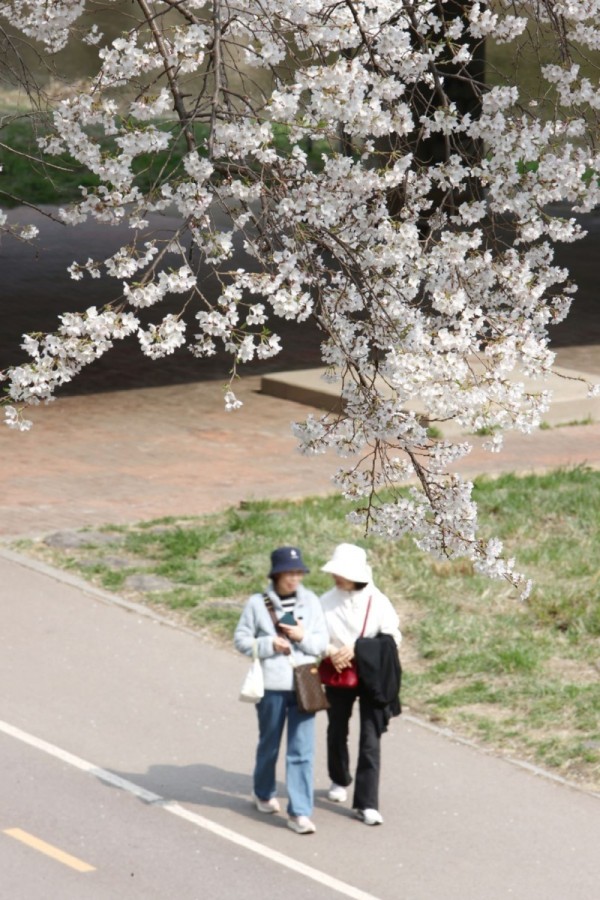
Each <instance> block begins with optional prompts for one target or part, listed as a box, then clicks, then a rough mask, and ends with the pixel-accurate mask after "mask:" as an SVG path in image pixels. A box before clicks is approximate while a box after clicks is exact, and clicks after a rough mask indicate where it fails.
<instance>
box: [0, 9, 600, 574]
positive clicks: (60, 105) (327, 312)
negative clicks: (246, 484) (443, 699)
mask: <svg viewBox="0 0 600 900" xmlns="http://www.w3.org/2000/svg"><path fill="white" fill-rule="evenodd" d="M109 5H110V4H109ZM139 8H140V13H139V15H140V22H139V23H135V22H134V23H133V24H132V23H131V21H130V20H129V19H126V18H124V19H123V33H122V35H121V36H120V37H118V38H116V39H114V40H112V42H109V41H108V40H107V39H105V38H104V37H103V36H102V34H101V33H100V32H99V30H98V28H97V27H95V26H94V27H93V28H92V30H91V31H90V32H89V33H87V34H84V35H83V37H82V36H81V31H78V30H77V28H76V25H77V23H78V20H79V19H80V18H81V16H82V13H83V3H82V2H78V0H43V2H42V0H4V2H2V0H0V16H4V18H5V19H7V20H8V21H9V22H10V23H11V24H12V25H13V26H14V27H16V28H18V29H20V30H21V31H22V32H23V33H24V34H25V35H27V36H28V37H29V38H32V39H35V40H37V41H40V42H41V43H42V44H43V46H44V48H45V49H46V50H47V51H49V52H54V51H56V50H58V49H61V48H62V47H64V46H65V45H66V44H67V43H68V41H69V40H72V41H76V40H80V39H83V40H86V41H88V43H90V44H91V45H93V46H96V47H97V48H98V69H97V73H96V75H95V77H94V78H93V79H92V82H91V85H90V90H89V91H88V92H79V93H75V92H74V93H73V95H72V96H69V97H66V98H64V99H62V100H59V101H57V102H56V104H55V106H54V108H53V110H52V114H53V128H52V130H51V131H50V132H49V133H48V134H47V135H46V136H45V137H43V138H42V139H41V142H40V149H41V151H42V152H43V153H44V154H46V155H49V156H51V155H53V154H58V153H62V152H64V151H67V152H68V153H69V154H70V155H71V156H72V157H73V158H74V159H75V160H76V161H77V162H78V163H79V164H80V165H82V166H84V167H85V168H86V169H87V170H89V171H90V172H93V173H94V174H95V175H96V176H97V177H98V178H99V180H100V185H99V187H98V188H97V189H95V190H91V189H82V196H81V199H80V201H79V202H77V203H75V204H73V205H72V206H71V207H70V208H68V209H65V210H63V211H62V212H61V215H62V218H63V220H64V221H65V222H66V223H69V224H72V225H76V224H78V223H79V222H82V221H85V220H86V219H88V218H92V219H95V220H97V221H100V222H108V223H126V224H127V225H128V226H129V228H130V229H131V241H130V242H128V244H127V245H126V246H123V247H122V248H120V249H119V250H118V251H117V252H116V253H115V254H113V256H112V257H111V258H110V259H106V260H96V259H92V258H91V257H90V258H89V259H88V260H87V262H85V263H83V262H77V261H75V262H74V263H73V265H72V266H71V267H70V272H71V275H72V277H73V278H74V279H76V280H79V279H81V278H83V277H86V276H89V277H109V278H115V279H118V281H119V283H120V295H119V300H118V302H116V303H115V304H113V306H112V307H111V308H109V309H108V310H106V311H103V312H97V311H96V310H88V311H87V313H86V314H85V315H83V316H73V315H72V314H71V315H65V316H63V317H61V325H60V327H59V328H58V330H57V332H56V333H55V334H53V335H47V336H46V337H44V338H28V339H26V342H25V346H26V349H27V351H28V352H29V354H30V356H31V360H32V361H31V362H30V363H29V364H26V365H22V366H15V367H13V368H12V369H9V370H7V372H5V373H4V378H5V379H6V380H7V383H8V394H7V396H8V398H9V401H10V403H11V406H10V408H9V411H8V418H7V423H8V424H9V425H12V426H13V427H19V422H20V421H21V420H20V419H19V415H20V414H19V412H18V410H17V409H16V406H15V404H19V403H21V404H22V405H23V404H24V405H26V404H28V403H31V402H35V401H37V400H39V399H47V398H49V397H50V396H51V395H52V393H53V391H54V389H55V388H56V387H57V386H59V385H60V384H61V383H63V382H64V381H65V380H68V379H69V378H71V377H73V376H74V375H75V374H76V372H77V371H78V370H79V369H80V368H81V366H83V365H85V364H86V363H87V362H89V361H90V360H91V359H93V358H95V357H96V356H97V355H99V354H100V353H103V352H104V351H105V350H106V349H108V347H109V346H110V344H111V343H112V341H113V340H115V339H116V338H118V337H120V336H124V335H125V334H128V333H133V332H137V334H138V338H139V342H140V347H141V349H142V351H143V352H144V353H146V354H147V355H149V356H151V357H152V358H158V357H161V356H164V355H165V354H167V353H172V352H174V351H175V350H176V349H178V348H179V347H181V346H183V344H184V343H185V340H186V338H185V334H186V320H187V324H190V325H192V327H193V328H194V330H195V333H194V335H193V338H192V339H191V343H190V345H189V349H190V350H191V352H192V353H193V354H195V355H196V356H198V357H202V356H209V355H211V354H213V353H215V352H216V350H217V348H218V347H221V348H223V349H224V350H226V351H227V352H228V353H229V354H230V355H231V359H232V372H233V373H234V374H237V371H238V367H239V366H240V365H242V364H243V363H245V362H248V361H250V360H252V359H255V358H258V359H266V358H268V357H271V356H273V355H276V354H277V353H278V352H280V349H281V342H280V339H279V336H278V335H277V333H276V332H274V331H273V330H272V329H273V327H275V328H276V322H277V320H278V319H287V320H294V321H298V322H300V321H303V320H306V319H308V318H310V317H312V318H313V319H314V320H315V322H316V323H317V325H318V327H319V328H320V329H321V331H322V333H323V336H324V340H323V345H322V355H323V362H324V364H325V365H326V366H327V370H328V377H329V378H331V379H332V380H334V381H336V382H337V383H338V384H339V389H340V394H341V397H342V401H343V413H341V414H340V415H338V416H323V417H321V418H311V419H309V420H307V422H305V423H303V424H301V425H298V426H296V429H295V430H296V434H297V436H298V440H299V443H300V447H301V449H302V450H303V451H304V452H306V453H323V452H326V451H333V452H334V453H335V454H337V455H338V456H339V457H340V458H342V459H344V460H345V464H344V467H343V468H341V469H340V470H339V472H338V473H337V475H336V482H337V484H338V485H339V486H340V488H341V489H342V490H343V491H344V493H345V494H346V496H348V497H350V498H352V499H354V500H356V501H357V503H358V504H359V505H360V508H359V509H358V510H357V513H356V517H357V518H358V519H360V520H361V521H365V522H366V524H367V525H368V527H370V528H372V529H373V530H375V531H377V532H378V533H381V534H385V535H386V536H388V537H390V538H396V537H398V536H400V535H402V534H404V533H406V532H410V533H411V534H413V536H414V537H415V539H416V540H417V541H418V543H419V545H420V546H422V547H424V548H426V549H427V550H428V551H430V552H432V553H434V554H437V555H443V556H444V555H445V556H456V555H466V556H467V557H469V558H471V559H472V560H473V562H474V565H475V566H476V568H478V569H480V570H481V571H483V572H486V573H488V574H489V575H491V576H493V577H505V578H508V579H509V580H511V581H513V582H515V583H520V580H519V576H518V575H517V574H516V573H515V571H514V563H513V561H511V560H505V559H504V558H503V551H502V547H501V545H500V544H499V543H498V542H494V541H491V542H482V541H481V540H479V538H478V537H477V530H476V510H475V506H474V504H473V501H472V499H471V485H470V484H469V483H468V482H463V481H461V479H460V478H459V477H458V476H457V475H456V474H455V473H453V471H452V466H453V464H454V462H455V461H456V460H457V459H458V458H460V457H461V456H464V455H465V454H467V453H468V452H469V450H470V448H469V446H468V444H467V443H457V444H453V443H451V442H448V441H445V440H443V439H440V438H436V437H432V436H431V435H432V433H433V431H432V429H431V426H432V425H435V426H437V427H441V428H442V430H443V424H444V422H446V421H448V420H453V421H455V422H457V423H458V424H459V425H460V426H462V428H463V430H464V431H475V430H477V429H486V430H488V431H490V432H492V433H493V435H494V436H493V438H492V440H491V441H490V449H491V450H495V451H497V450H498V449H499V448H500V445H501V439H502V434H503V432H505V431H506V430H508V429H511V428H513V429H514V428H516V429H520V430H522V431H525V432H527V431H530V430H532V429H533V428H535V427H537V426H538V425H539V423H540V421H541V417H542V415H543V413H544V411H545V409H547V406H548V402H549V396H548V393H547V391H545V390H544V385H543V379H544V377H545V376H546V375H547V374H548V373H549V371H550V368H551V366H552V363H553V353H552V351H551V348H550V344H549V329H550V328H551V326H552V325H554V324H556V323H557V322H559V321H561V320H562V319H563V318H564V316H565V315H567V313H568V311H569V307H570V304H571V301H572V297H573V293H574V291H575V286H574V285H573V284H572V283H571V281H570V278H569V273H568V272H567V271H566V270H565V269H564V268H561V267H559V266H557V265H556V263H555V260H554V245H555V244H556V243H557V242H571V241H575V240H577V239H578V238H579V237H581V236H582V233H583V231H582V228H581V225H580V221H579V219H578V214H580V213H586V212H589V211H590V210H592V209H594V208H595V207H597V206H598V205H599V204H600V174H599V173H600V159H599V153H598V150H597V146H596V143H595V134H596V132H597V125H598V122H597V116H598V111H599V110H600V90H599V88H598V83H597V77H595V73H594V70H593V67H592V66H591V63H590V60H589V53H588V51H596V50H598V49H599V48H600V0H553V2H552V3H551V4H550V3H540V2H539V0H521V2H519V3H512V2H511V3H508V2H498V3H495V4H493V5H491V4H487V3H485V2H483V0H464V3H463V4H462V6H461V5H460V4H448V5H446V4H444V3H439V2H438V0H400V2H398V0H368V2H367V0H342V2H337V0H336V2H332V0H304V2H302V3H297V2H296V0H268V2H266V3H265V2H258V0H236V2H235V3H233V2H230V0H219V2H218V3H214V4H208V5H207V4H205V3H204V2H203V0H180V2H178V3H176V4H173V3H170V2H163V0H144V2H143V3H140V4H139ZM114 14H115V17H117V16H119V15H120V13H119V12H118V11H117V8H116V7H115V13H114ZM539 34H543V35H544V40H545V42H546V44H545V46H544V48H543V49H544V54H543V56H544V59H545V60H546V62H545V64H544V65H542V64H541V63H540V64H539V68H538V74H539V79H540V82H541V84H542V89H541V93H540V97H539V102H538V101H536V100H535V99H534V98H531V97H530V96H528V95H527V94H526V92H525V90H524V87H523V85H522V84H521V82H520V81H519V80H518V78H515V79H513V78H512V77H511V76H510V74H509V75H508V76H506V77H504V78H503V79H496V82H495V83H486V81H485V79H484V72H483V67H482V62H481V60H482V52H481V51H482V46H483V42H486V43H487V44H488V45H491V44H492V43H495V44H498V45H501V46H503V45H506V44H508V45H511V46H512V45H513V44H515V45H516V43H517V42H518V46H519V52H520V53H521V52H523V48H524V46H525V43H526V42H527V41H535V40H537V38H536V35H539ZM530 49H531V51H532V52H533V51H534V50H535V47H534V46H533V45H532V47H531V48H530ZM190 76H194V77H193V79H191V78H190ZM159 120H160V121H159ZM165 123H166V124H165ZM282 134H284V136H285V141H284V145H283V146H282V143H281V135H282ZM99 135H101V136H102V138H104V140H101V139H100V138H99ZM177 142H183V144H184V145H185V147H186V152H185V155H184V157H183V160H182V162H181V164H180V165H175V166H173V165H168V164H165V165H163V166H162V167H160V174H159V175H158V176H157V180H156V183H155V184H154V185H153V186H152V188H151V189H150V190H146V191H142V190H141V188H140V187H139V184H138V182H137V181H136V171H137V168H136V165H137V161H138V159H139V158H140V157H141V156H142V155H144V156H146V155H148V154H149V155H156V154H159V153H164V152H165V151H169V152H170V151H172V150H173V147H174V146H175V145H176V144H177ZM565 210H566V211H567V212H566V213H565V212H564V211H565ZM164 211H168V212H169V213H170V214H171V215H173V214H174V215H177V216H178V217H179V222H180V225H179V227H178V228H177V230H176V232H175V233H171V234H170V235H169V236H168V237H167V238H165V239H162V238H157V237H149V236H148V234H147V233H146V232H147V221H148V216H149V215H150V214H151V213H152V214H157V213H158V214H160V213H162V212H164ZM174 254H175V255H178V256H179V260H178V261H177V262H176V263H175V264H173V258H172V257H173V255H174ZM209 276H210V278H209ZM209 282H210V283H212V284H213V285H218V289H217V290H216V292H215V290H213V291H212V293H211V291H209V290H208V288H206V285H207V284H208V283H209ZM177 293H180V294H182V295H183V300H182V310H181V313H180V314H172V313H169V314H168V315H166V316H163V318H162V320H161V321H160V322H159V323H158V324H153V325H149V326H146V327H145V328H142V327H141V326H140V324H139V322H138V321H137V318H136V316H135V315H134V314H133V313H132V312H130V311H129V308H130V307H133V308H134V309H139V308H143V307H150V306H153V307H154V306H156V305H158V304H160V303H161V302H162V301H163V299H164V298H165V297H166V296H167V294H177ZM526 377H527V378H531V377H533V378H537V379H539V380H540V388H539V389H538V390H535V391H532V390H531V389H529V388H527V387H526V386H525V385H526V382H525V380H524V379H525V378H526ZM416 401H418V404H419V409H420V410H422V412H420V413H419V415H417V414H416V413H415V412H414V406H415V402H416ZM225 404H226V408H227V409H229V410H233V409H235V408H237V406H238V405H239V401H237V399H236V398H235V395H234V393H233V392H232V391H231V389H230V388H228V389H227V390H226V393H225ZM407 481H410V482H411V483H415V482H416V485H417V486H416V487H413V489H412V491H411V493H410V495H409V496H408V497H407V496H406V495H405V494H402V495H399V496H398V498H397V499H396V500H395V501H392V502H389V503H380V502H379V501H378V492H379V491H380V489H381V488H382V487H383V486H389V485H392V486H393V485H399V484H402V483H404V482H407ZM522 587H523V585H522ZM523 590H525V587H523Z"/></svg>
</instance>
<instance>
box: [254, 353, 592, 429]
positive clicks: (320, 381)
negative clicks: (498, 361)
mask: <svg viewBox="0 0 600 900" xmlns="http://www.w3.org/2000/svg"><path fill="white" fill-rule="evenodd" d="M325 372H326V369H325V368H315V369H300V370H296V371H293V372H275V373H272V374H270V375H265V376H263V377H262V378H261V391H262V393H264V394H269V395H270V396H272V397H278V398H280V399H282V400H289V401H292V402H295V403H303V404H304V405H306V406H314V407H316V408H317V409H323V410H326V411H327V412H332V413H338V412H340V411H341V410H342V406H343V403H342V399H341V396H340V386H339V384H337V383H334V384H332V383H330V382H327V381H325V380H324V377H323V376H324V374H325ZM516 380H517V377H516V376H515V381H516ZM519 381H522V382H523V383H524V384H525V385H526V388H527V389H528V390H529V391H540V390H549V391H551V392H552V401H551V404H550V408H549V409H548V410H547V412H546V413H545V415H544V418H543V424H544V426H550V427H557V426H561V425H572V424H582V423H585V422H590V421H592V422H597V421H600V397H589V396H588V388H587V384H586V382H587V383H589V384H598V383H600V376H598V375H595V374H594V375H592V374H587V373H585V372H579V371H576V370H575V369H567V368H563V367H558V366H557V367H555V368H554V369H553V371H552V373H551V374H550V375H549V376H548V377H547V378H545V379H543V380H542V379H533V378H528V377H526V376H523V377H521V378H519ZM407 409H410V410H413V411H414V412H416V413H417V414H421V413H423V412H424V407H423V406H422V405H421V404H420V403H419V402H418V400H416V401H413V402H412V403H410V404H407ZM431 424H432V425H436V426H437V427H438V428H439V430H440V431H441V432H442V434H443V436H444V437H451V436H453V435H456V434H460V433H462V432H461V429H460V428H459V427H458V426H457V425H456V424H455V423H453V422H442V423H436V422H432V423H431Z"/></svg>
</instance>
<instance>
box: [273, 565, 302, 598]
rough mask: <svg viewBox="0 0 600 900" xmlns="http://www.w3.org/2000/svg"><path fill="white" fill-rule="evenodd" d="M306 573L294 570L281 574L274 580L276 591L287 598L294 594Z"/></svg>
mask: <svg viewBox="0 0 600 900" xmlns="http://www.w3.org/2000/svg"><path fill="white" fill-rule="evenodd" d="M303 578H304V572H303V571H302V570H301V569H292V570H291V571H290V572H280V573H279V575H276V576H275V578H274V579H273V580H274V582H275V590H276V591H277V593H278V594H281V596H283V597H285V596H286V595H287V594H293V593H294V591H295V590H296V588H297V587H298V585H299V584H300V582H301V581H302V579H303Z"/></svg>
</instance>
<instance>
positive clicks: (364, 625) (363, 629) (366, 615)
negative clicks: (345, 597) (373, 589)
mask: <svg viewBox="0 0 600 900" xmlns="http://www.w3.org/2000/svg"><path fill="white" fill-rule="evenodd" d="M372 599H373V597H371V596H370V597H369V602H368V603H367V611H366V613H365V621H364V622H363V627H362V631H361V633H360V637H362V636H363V635H364V633H365V628H366V627H367V619H368V618H369V610H370V609H371V600H372Z"/></svg>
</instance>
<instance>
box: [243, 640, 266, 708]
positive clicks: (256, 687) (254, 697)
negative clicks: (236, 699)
mask: <svg viewBox="0 0 600 900" xmlns="http://www.w3.org/2000/svg"><path fill="white" fill-rule="evenodd" d="M264 695H265V683H264V680H263V673H262V666H261V664H260V660H259V658H258V656H257V648H256V641H255V642H254V647H253V648H252V665H251V666H250V668H249V669H248V673H247V675H246V677H245V678H244V681H243V682H242V688H241V690H240V700H242V701H243V702H244V703H258V701H259V700H261V699H262V698H263V697H264Z"/></svg>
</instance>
